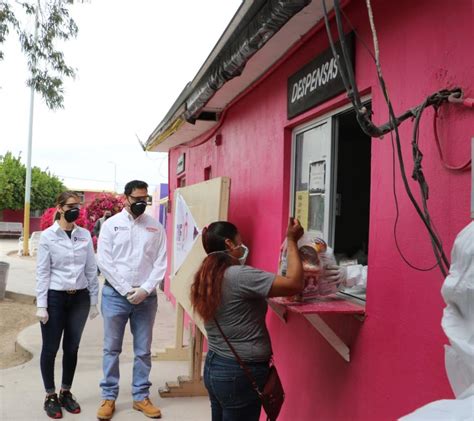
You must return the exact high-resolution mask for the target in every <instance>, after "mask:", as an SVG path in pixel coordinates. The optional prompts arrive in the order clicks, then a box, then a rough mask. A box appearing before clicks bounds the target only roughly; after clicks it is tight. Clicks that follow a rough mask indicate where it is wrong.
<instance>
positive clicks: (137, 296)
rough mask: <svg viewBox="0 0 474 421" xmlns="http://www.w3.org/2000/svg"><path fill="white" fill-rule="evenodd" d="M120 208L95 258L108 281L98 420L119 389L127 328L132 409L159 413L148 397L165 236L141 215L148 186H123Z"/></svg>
mask: <svg viewBox="0 0 474 421" xmlns="http://www.w3.org/2000/svg"><path fill="white" fill-rule="evenodd" d="M124 194H125V203H124V209H123V210H122V212H120V213H118V214H116V215H114V216H113V217H111V218H109V219H107V221H106V222H105V223H104V224H103V226H102V228H101V232H100V237H99V243H98V249H97V260H98V265H99V268H100V270H101V272H102V274H103V275H104V277H105V279H106V281H105V284H104V288H103V289H102V304H101V308H102V316H103V319H104V359H103V371H104V378H103V380H102V381H101V383H100V386H101V388H102V399H103V400H102V402H101V405H100V407H99V409H98V411H97V417H98V418H99V419H100V420H109V419H111V418H112V416H113V413H114V411H115V400H116V399H117V396H118V392H119V378H120V374H119V356H120V353H121V351H122V342H123V335H124V331H125V327H126V325H127V323H128V321H129V320H130V329H131V332H132V335H133V351H134V355H135V358H134V364H133V382H132V395H133V408H134V409H136V410H138V411H141V412H143V413H144V414H145V415H146V416H147V417H150V418H160V417H161V411H160V409H159V408H158V407H156V406H154V405H153V404H152V403H151V401H150V399H149V389H150V386H151V383H150V380H149V374H150V370H151V341H152V332H153V324H154V321H155V315H156V311H157V306H158V305H157V297H156V287H157V285H158V284H159V282H160V281H161V280H162V279H163V278H164V276H165V272H166V236H165V231H164V229H163V227H162V225H161V224H160V223H159V222H158V221H156V220H155V219H153V218H152V217H151V216H149V215H146V214H144V211H145V209H146V206H147V201H148V185H147V184H146V183H145V182H143V181H138V180H134V181H130V182H129V183H127V184H126V186H125V192H124Z"/></svg>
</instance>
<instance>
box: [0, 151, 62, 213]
mask: <svg viewBox="0 0 474 421" xmlns="http://www.w3.org/2000/svg"><path fill="white" fill-rule="evenodd" d="M25 179H26V167H25V165H23V164H22V163H21V158H20V155H18V157H14V156H13V155H12V153H11V152H7V153H6V154H5V156H0V191H1V192H2V194H1V195H0V209H13V210H18V209H23V208H24V205H25ZM64 190H66V187H65V186H64V184H63V183H62V181H61V180H60V179H59V178H58V177H56V176H55V175H52V174H51V173H50V172H46V171H42V170H41V169H40V168H38V167H33V168H32V170H31V209H32V210H43V209H46V208H48V207H50V206H53V205H54V202H55V200H56V197H57V196H58V194H59V193H61V192H62V191H64Z"/></svg>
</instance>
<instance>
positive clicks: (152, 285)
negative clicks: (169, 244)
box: [141, 228, 167, 294]
mask: <svg viewBox="0 0 474 421" xmlns="http://www.w3.org/2000/svg"><path fill="white" fill-rule="evenodd" d="M156 247H158V253H157V255H156V260H155V262H154V263H153V269H152V271H151V273H150V276H148V279H147V280H146V281H145V282H144V283H143V284H142V286H141V288H143V289H144V290H145V291H146V292H148V294H150V293H151V292H152V291H153V290H154V289H156V287H157V285H158V284H159V282H160V281H161V280H162V279H163V278H164V277H165V273H166V266H167V264H166V233H165V230H164V228H161V230H160V238H159V239H158V244H157V245H156Z"/></svg>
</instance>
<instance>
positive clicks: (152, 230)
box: [145, 227, 159, 232]
mask: <svg viewBox="0 0 474 421" xmlns="http://www.w3.org/2000/svg"><path fill="white" fill-rule="evenodd" d="M145 229H146V230H147V231H149V232H158V231H159V230H158V228H156V227H146V228H145Z"/></svg>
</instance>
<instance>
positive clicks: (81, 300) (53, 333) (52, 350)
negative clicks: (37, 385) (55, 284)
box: [40, 289, 90, 393]
mask: <svg viewBox="0 0 474 421" xmlns="http://www.w3.org/2000/svg"><path fill="white" fill-rule="evenodd" d="M89 310H90V297H89V291H88V290H87V289H82V290H78V291H77V292H76V293H75V294H68V293H67V292H66V291H55V290H52V289H50V290H49V291H48V315H49V319H48V322H47V323H46V324H43V323H40V325H41V336H42V338H43V346H42V348H41V357H40V367H41V376H42V377H43V383H44V388H45V390H46V393H53V392H54V391H55V389H56V387H55V384H54V361H55V360H56V354H57V352H58V349H59V344H60V343H61V338H62V339H63V374H62V382H61V387H62V388H63V389H67V390H69V389H70V388H71V386H72V381H73V379H74V373H75V372H76V365H77V351H78V350H79V343H80V342H81V336H82V332H83V330H84V326H85V324H86V321H87V316H88V314H89ZM63 334H64V335H63Z"/></svg>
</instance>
